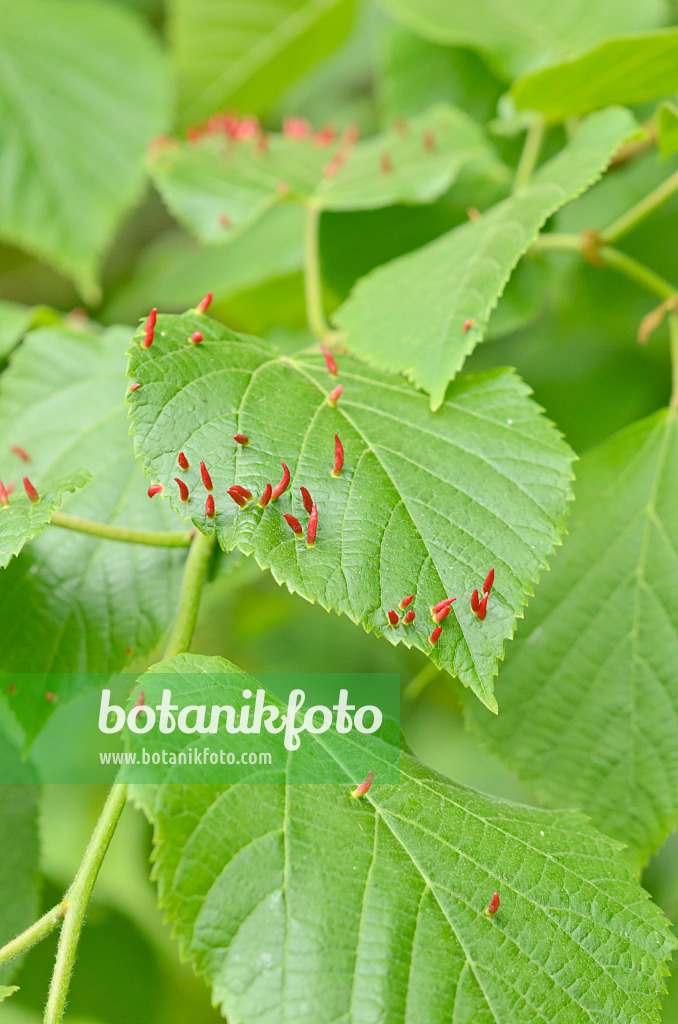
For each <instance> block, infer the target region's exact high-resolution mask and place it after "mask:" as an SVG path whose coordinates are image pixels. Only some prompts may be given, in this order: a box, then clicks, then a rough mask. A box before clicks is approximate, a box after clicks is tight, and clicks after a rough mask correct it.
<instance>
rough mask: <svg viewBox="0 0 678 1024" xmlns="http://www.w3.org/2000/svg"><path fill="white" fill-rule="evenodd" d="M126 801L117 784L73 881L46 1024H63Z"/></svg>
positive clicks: (123, 791)
mask: <svg viewBox="0 0 678 1024" xmlns="http://www.w3.org/2000/svg"><path fill="white" fill-rule="evenodd" d="M126 798H127V786H125V785H123V784H121V783H115V785H113V786H112V787H111V790H110V792H109V794H108V797H107V799H106V803H105V804H104V807H103V810H102V812H101V814H100V816H99V820H98V822H97V824H96V827H95V829H94V832H93V833H92V838H91V839H90V841H89V846H88V847H87V850H86V851H85V856H84V857H83V859H82V864H81V865H80V867H79V868H78V873H77V875H76V876H75V878H74V880H73V884H72V885H71V887H70V889H69V890H68V893H67V894H66V902H67V903H68V906H67V908H66V913H65V914H64V923H63V926H62V928H61V935H60V936H59V946H58V948H57V955H56V963H55V964H54V973H53V974H52V982H51V984H50V989H49V996H48V999H47V1006H46V1007H45V1017H44V1024H61V1021H62V1020H63V1015H64V1010H65V1008H66V996H67V995H68V986H69V983H70V980H71V972H72V971H73V963H74V961H75V953H76V950H77V948H78V939H79V938H80V932H81V931H82V925H83V921H84V919H85V913H86V911H87V906H88V904H89V900H90V896H91V895H92V889H93V888H94V883H95V882H96V879H97V875H98V874H99V868H100V867H101V864H102V861H103V859H104V855H105V853H106V850H107V849H108V844H109V843H110V841H111V838H112V836H113V833H114V832H115V826H116V825H117V823H118V818H119V817H120V815H121V813H122V809H123V807H124V806H125V800H126Z"/></svg>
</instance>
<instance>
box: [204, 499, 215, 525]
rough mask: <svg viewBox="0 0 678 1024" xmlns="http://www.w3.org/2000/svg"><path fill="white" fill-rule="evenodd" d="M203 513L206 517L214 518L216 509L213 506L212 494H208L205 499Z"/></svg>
mask: <svg viewBox="0 0 678 1024" xmlns="http://www.w3.org/2000/svg"><path fill="white" fill-rule="evenodd" d="M205 515H206V516H207V518H208V519H214V517H215V515H216V510H215V508H214V495H213V494H208V495H207V500H206V501H205Z"/></svg>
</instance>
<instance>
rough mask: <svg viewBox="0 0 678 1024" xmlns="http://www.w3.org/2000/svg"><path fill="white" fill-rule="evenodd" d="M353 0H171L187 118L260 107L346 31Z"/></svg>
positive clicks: (175, 60)
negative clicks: (269, 0) (238, 108)
mask: <svg viewBox="0 0 678 1024" xmlns="http://www.w3.org/2000/svg"><path fill="white" fill-rule="evenodd" d="M354 6H355V5H354V2H353V0H276V2H275V3H274V4H272V3H268V2H266V0H248V2H247V3H245V4H243V3H242V2H241V0H170V2H169V4H168V8H169V10H168V13H169V37H170V47H171V54H172V61H173V64H174V68H175V71H176V75H177V78H178V82H179V115H180V118H181V120H182V122H183V123H187V122H190V121H200V120H202V119H203V118H204V117H208V116H209V115H210V114H213V113H214V111H215V110H219V109H222V108H224V107H226V106H229V107H241V108H243V109H245V110H248V111H253V112H255V113H262V112H265V110H266V109H267V108H268V107H269V106H270V104H271V102H272V101H273V100H275V99H277V97H278V96H279V95H280V93H281V92H282V91H283V90H284V89H286V88H287V86H289V85H290V84H291V83H292V82H294V81H296V80H297V79H298V78H299V77H300V76H301V75H303V74H304V72H306V71H308V69H309V68H311V67H312V66H313V65H314V64H315V63H316V62H317V61H319V60H321V59H322V58H323V57H325V56H327V55H328V54H329V53H331V52H332V51H333V50H334V49H335V48H336V47H337V46H338V45H339V44H340V43H341V41H342V40H343V38H344V37H345V35H346V33H347V31H348V29H349V27H350V25H351V21H352V17H353V12H354Z"/></svg>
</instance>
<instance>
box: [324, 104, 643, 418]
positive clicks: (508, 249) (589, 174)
mask: <svg viewBox="0 0 678 1024" xmlns="http://www.w3.org/2000/svg"><path fill="white" fill-rule="evenodd" d="M633 131H634V122H633V118H632V117H631V115H630V114H629V113H628V112H627V111H625V110H614V109H613V110H606V111H603V112H602V113H600V114H595V115H593V116H592V117H590V118H588V119H587V120H586V121H585V122H584V123H583V124H582V125H581V127H580V128H579V130H578V131H577V133H576V134H575V135H574V137H573V138H572V140H571V141H570V142H569V143H568V145H567V146H566V147H565V149H564V150H562V152H561V153H559V154H558V155H557V156H555V157H553V159H552V160H550V161H549V162H548V163H547V164H545V165H544V166H543V167H541V168H540V169H539V171H537V173H536V174H535V175H534V177H533V178H532V180H531V181H530V183H529V185H527V186H525V187H524V188H521V189H519V190H518V191H517V192H516V193H515V194H514V195H512V196H511V197H510V198H509V199H505V200H504V201H503V202H501V203H499V204H498V205H497V206H494V207H492V208H491V209H490V210H487V211H486V212H485V213H484V214H483V215H482V217H480V218H479V219H478V220H474V221H469V222H468V223H467V224H464V225H462V226H461V227H457V228H454V229H453V230H452V231H449V232H448V233H447V234H445V235H443V236H442V237H441V238H438V239H436V240H435V241H434V242H431V243H430V244H429V245H426V246H424V247H423V248H422V249H418V250H417V251H416V252H414V253H410V254H408V255H407V256H401V257H400V258H399V259H397V260H393V261H392V262H391V263H387V264H386V266H384V267H380V268H378V269H377V270H374V271H372V273H370V274H368V275H367V276H366V277H364V278H362V280H361V281H359V283H358V284H357V285H356V287H355V289H354V290H353V292H352V294H351V295H350V297H349V298H348V300H347V301H346V302H345V303H344V305H343V306H341V307H340V308H339V310H338V311H337V313H336V314H335V317H334V319H335V320H336V322H337V324H338V326H339V327H340V328H341V329H342V331H343V333H344V336H345V341H346V344H347V345H348V347H349V348H350V349H351V350H352V351H353V352H355V353H356V354H357V355H359V356H361V358H363V359H367V360H369V361H370V362H371V363H373V364H374V365H375V366H380V367H383V368H384V369H388V370H396V371H400V372H403V373H405V374H406V375H407V376H408V377H409V378H410V380H412V381H413V382H414V383H415V384H416V385H417V386H418V387H421V388H424V390H426V391H428V393H429V394H430V395H431V405H432V408H434V409H437V408H438V407H439V406H440V404H441V402H442V401H443V398H444V395H445V389H446V388H447V385H448V383H449V381H450V380H452V379H453V378H454V376H455V374H456V373H458V372H459V370H460V369H461V367H462V365H463V363H464V360H465V359H466V356H467V355H468V354H469V353H470V352H472V351H473V349H474V348H475V346H476V345H477V344H478V342H479V341H482V338H483V332H484V330H485V326H486V324H487V321H488V319H489V317H490V313H491V312H492V310H493V308H494V306H495V305H496V303H497V300H498V299H499V297H500V296H501V294H502V292H503V290H504V288H505V287H506V283H507V281H508V279H509V277H510V276H511V273H512V271H513V269H514V267H515V266H516V264H517V263H518V261H519V259H520V257H521V256H522V255H523V253H524V252H525V251H526V250H527V249H528V248H529V247H530V245H531V244H532V242H533V241H534V239H535V238H536V236H537V233H538V231H539V229H540V228H541V227H542V226H543V225H544V223H545V221H546V220H547V219H548V218H549V217H550V216H551V215H552V214H553V213H555V212H556V210H558V209H559V208H560V207H561V206H563V205H564V204H565V203H567V202H569V201H570V200H571V199H574V198H575V197H576V196H578V195H579V194H580V193H581V192H583V191H584V190H585V189H586V188H588V187H589V185H591V184H593V182H594V181H596V179H597V178H599V177H600V175H601V174H602V173H603V171H604V170H605V168H606V167H607V165H608V163H609V161H610V159H611V157H612V155H613V153H614V152H615V150H616V149H617V147H618V146H619V145H620V144H621V143H622V142H623V141H624V140H625V139H627V138H628V137H629V135H630V133H632V132H633Z"/></svg>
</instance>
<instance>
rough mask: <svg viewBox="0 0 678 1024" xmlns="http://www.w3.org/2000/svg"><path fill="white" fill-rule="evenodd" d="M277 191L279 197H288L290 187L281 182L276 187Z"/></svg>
mask: <svg viewBox="0 0 678 1024" xmlns="http://www.w3.org/2000/svg"><path fill="white" fill-rule="evenodd" d="M275 190H276V192H277V193H278V195H279V196H286V195H287V193H288V192H289V190H290V186H289V185H288V184H287V182H286V181H279V182H278V184H277V185H276V186H275Z"/></svg>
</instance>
